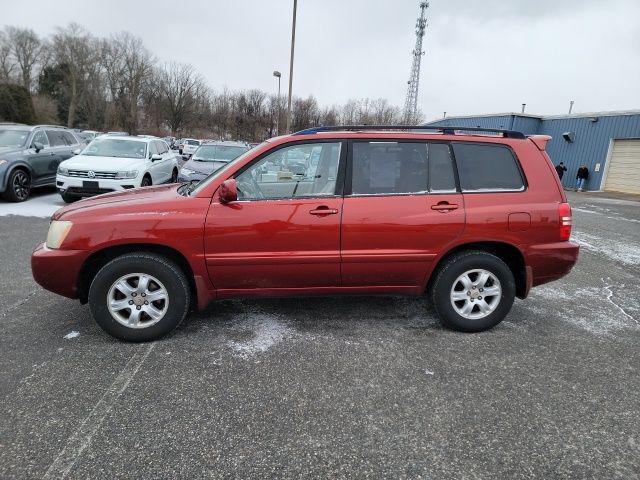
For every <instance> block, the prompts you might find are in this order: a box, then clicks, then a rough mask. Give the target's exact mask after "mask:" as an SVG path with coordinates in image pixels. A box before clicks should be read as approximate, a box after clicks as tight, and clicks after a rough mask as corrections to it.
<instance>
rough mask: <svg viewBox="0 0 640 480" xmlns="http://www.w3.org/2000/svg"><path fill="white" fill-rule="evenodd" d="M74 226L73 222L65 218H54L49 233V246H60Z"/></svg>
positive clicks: (54, 247) (55, 247)
mask: <svg viewBox="0 0 640 480" xmlns="http://www.w3.org/2000/svg"><path fill="white" fill-rule="evenodd" d="M72 226H73V223H71V222H67V221H65V220H53V221H52V222H51V225H49V233H48V234H47V248H52V249H57V248H60V245H62V242H64V239H65V238H67V235H68V234H69V231H70V230H71V227H72Z"/></svg>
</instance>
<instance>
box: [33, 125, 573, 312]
mask: <svg viewBox="0 0 640 480" xmlns="http://www.w3.org/2000/svg"><path fill="white" fill-rule="evenodd" d="M321 139H339V140H348V139H371V140H376V139H384V140H389V139H391V140H402V139H407V140H412V141H429V140H437V141H451V142H463V141H473V142H486V143H496V144H501V145H507V146H509V147H510V148H511V149H512V150H513V152H514V153H515V155H516V156H517V158H518V159H519V162H520V165H521V168H522V171H523V173H524V175H525V177H526V180H527V187H526V189H525V190H524V191H522V192H508V193H507V192H499V193H496V192H493V193H464V194H461V193H454V194H437V195H436V194H424V195H422V194H420V195H418V194H417V195H399V196H345V197H344V198H343V197H340V196H336V197H322V198H314V199H302V198H301V199H294V200H271V201H250V202H242V201H236V202H231V203H229V204H227V205H223V204H221V203H220V202H219V201H218V198H217V194H216V191H217V189H218V188H219V186H220V184H221V183H222V182H223V181H225V180H227V179H229V178H232V177H233V176H234V174H235V173H236V172H237V171H238V170H239V169H241V168H243V167H244V166H245V165H247V164H248V163H250V162H252V161H253V160H255V159H256V158H258V157H260V156H261V155H262V154H263V153H266V152H268V151H270V150H271V149H272V148H275V147H278V146H279V145H281V144H284V143H289V142H294V141H295V142H301V141H317V140H321ZM539 146H540V145H539V142H538V143H534V142H533V141H531V140H528V139H527V140H522V139H507V138H502V137H489V136H467V135H442V134H417V133H389V132H384V133H381V132H366V133H362V132H333V133H318V134H312V135H297V136H286V137H279V138H275V139H271V140H270V141H268V142H266V143H264V144H262V145H260V146H258V147H256V148H254V149H253V150H251V152H250V153H249V154H248V155H246V156H245V157H243V158H241V160H239V161H237V162H233V163H232V164H230V165H229V167H228V168H226V169H223V170H222V171H221V172H220V173H218V174H216V175H215V176H214V177H213V178H212V179H211V180H210V181H209V182H208V183H207V184H206V185H205V186H204V187H203V188H200V189H199V190H198V191H197V193H196V194H194V195H192V196H189V197H185V196H182V195H180V194H178V192H177V186H176V185H168V186H160V187H150V188H141V189H135V190H131V191H125V192H119V193H113V194H106V195H101V196H97V197H93V198H90V199H86V200H82V201H80V202H77V203H74V204H72V205H69V206H67V207H65V208H63V209H61V210H59V211H58V212H56V213H55V214H54V216H53V218H54V219H61V220H67V221H71V222H73V227H72V229H71V231H70V233H69V234H68V236H67V238H66V239H65V240H64V242H63V244H62V246H61V248H60V249H59V250H50V249H47V248H45V247H43V246H39V247H38V248H36V250H34V252H33V256H32V269H33V275H34V278H35V279H36V281H37V282H38V283H39V284H40V285H42V286H43V287H44V288H46V289H48V290H51V291H53V292H56V293H59V294H61V295H64V296H68V297H72V298H74V297H77V296H78V292H77V282H78V274H79V272H80V270H81V267H82V265H83V264H84V262H85V261H87V259H88V258H90V256H91V255H94V254H96V253H99V252H101V251H104V249H107V248H110V247H115V246H127V245H158V246H163V247H166V248H171V249H173V250H174V251H175V252H177V253H178V254H180V255H182V256H183V257H184V259H185V261H186V262H188V264H189V266H190V268H191V270H192V272H193V277H194V284H195V286H196V289H197V298H198V306H199V307H200V308H203V307H204V306H206V304H207V303H208V302H209V301H210V300H212V299H214V298H224V297H231V296H240V295H313V294H319V295H322V294H337V293H358V294H361V293H371V294H378V293H401V294H409V295H418V294H421V293H423V292H424V289H425V287H426V285H427V282H428V279H429V277H430V276H431V274H432V272H433V270H434V268H435V267H436V266H437V264H438V262H439V261H440V260H441V259H442V258H443V257H444V256H445V255H446V254H447V253H448V252H450V251H452V249H455V248H458V247H461V246H465V245H467V244H476V243H478V242H499V243H501V244H506V245H510V246H512V247H515V248H516V249H517V250H518V251H519V252H520V253H521V254H522V257H523V259H524V263H525V274H526V275H525V276H526V279H525V280H526V286H525V291H526V292H528V290H529V289H530V288H531V287H532V286H535V285H539V284H541V283H545V282H547V281H551V280H555V279H557V278H560V277H562V276H563V275H566V273H568V271H569V270H570V269H571V267H572V266H573V265H574V264H575V262H576V260H577V256H578V246H577V245H575V244H573V243H571V242H567V241H564V242H561V241H559V240H560V238H559V226H560V224H559V222H560V219H559V215H558V206H559V204H560V203H562V202H565V201H566V198H565V195H564V192H563V190H562V187H561V185H560V182H559V181H558V179H557V175H556V174H555V171H554V170H553V166H552V165H551V162H550V160H549V158H548V156H547V154H546V153H545V152H544V151H541V150H540V149H539ZM439 202H448V203H449V204H451V205H457V206H458V207H457V208H455V209H452V210H447V211H440V210H433V209H432V208H431V207H432V206H433V205H437V204H438V203H439ZM319 206H326V207H328V208H329V209H330V210H331V211H335V213H334V214H330V215H317V212H316V214H311V213H310V212H311V211H312V210H315V209H317V207H319Z"/></svg>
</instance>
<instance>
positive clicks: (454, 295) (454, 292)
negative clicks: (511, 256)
mask: <svg viewBox="0 0 640 480" xmlns="http://www.w3.org/2000/svg"><path fill="white" fill-rule="evenodd" d="M515 293H516V284H515V280H514V278H513V273H512V272H511V269H510V268H509V266H508V265H507V264H506V263H505V262H503V261H502V260H501V259H500V258H498V257H496V256H495V255H492V254H490V253H487V252H482V251H468V252H462V253H459V254H456V255H454V256H452V257H451V258H450V259H448V260H447V261H446V263H445V264H444V265H443V266H442V267H441V268H440V269H439V271H438V273H437V274H436V277H435V280H434V283H433V288H432V289H431V295H432V300H433V304H434V306H435V309H436V312H437V313H438V316H439V317H440V321H441V322H442V324H443V325H445V326H446V327H449V328H451V329H453V330H460V331H463V332H480V331H482V330H487V329H489V328H491V327H493V326H495V325H497V324H498V323H500V322H501V321H502V319H503V318H504V317H505V316H506V315H507V314H508V313H509V311H510V310H511V306H512V305H513V301H514V298H515Z"/></svg>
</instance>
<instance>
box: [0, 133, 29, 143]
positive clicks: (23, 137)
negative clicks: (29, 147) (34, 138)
mask: <svg viewBox="0 0 640 480" xmlns="http://www.w3.org/2000/svg"><path fill="white" fill-rule="evenodd" d="M28 136H29V130H0V147H21V146H23V145H24V144H25V143H26V142H27V137H28Z"/></svg>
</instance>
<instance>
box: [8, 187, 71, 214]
mask: <svg viewBox="0 0 640 480" xmlns="http://www.w3.org/2000/svg"><path fill="white" fill-rule="evenodd" d="M64 206H65V203H64V202H63V201H62V198H61V197H60V195H59V194H57V193H51V194H48V195H36V196H33V197H31V198H30V199H29V200H27V201H26V202H19V203H11V202H4V201H0V217H6V216H9V215H15V216H19V217H40V218H49V217H51V215H53V213H54V212H55V211H56V210H58V209H60V208H62V207H64Z"/></svg>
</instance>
